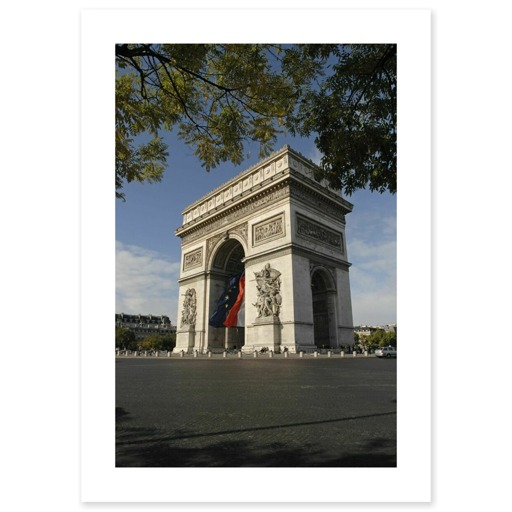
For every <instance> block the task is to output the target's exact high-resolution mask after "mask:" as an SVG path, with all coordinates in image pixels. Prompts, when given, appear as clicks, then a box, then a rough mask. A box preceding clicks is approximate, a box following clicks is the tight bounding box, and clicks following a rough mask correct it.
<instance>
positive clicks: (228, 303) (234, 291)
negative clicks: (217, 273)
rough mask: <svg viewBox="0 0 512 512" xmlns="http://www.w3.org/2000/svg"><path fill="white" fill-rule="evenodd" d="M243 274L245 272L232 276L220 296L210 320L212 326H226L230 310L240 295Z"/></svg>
mask: <svg viewBox="0 0 512 512" xmlns="http://www.w3.org/2000/svg"><path fill="white" fill-rule="evenodd" d="M242 274H243V272H242V273H241V274H238V275H237V276H234V277H232V278H230V280H229V283H228V286H227V288H226V290H225V291H224V293H223V294H222V295H221V296H220V298H219V301H218V302H217V307H216V308H215V311H214V312H213V315H212V316H211V317H210V320H209V322H208V324H209V325H211V326H212V327H224V322H225V320H226V318H227V316H228V313H229V310H230V309H231V308H232V307H233V304H234V303H235V301H236V298H237V297H238V291H239V283H240V278H241V277H242Z"/></svg>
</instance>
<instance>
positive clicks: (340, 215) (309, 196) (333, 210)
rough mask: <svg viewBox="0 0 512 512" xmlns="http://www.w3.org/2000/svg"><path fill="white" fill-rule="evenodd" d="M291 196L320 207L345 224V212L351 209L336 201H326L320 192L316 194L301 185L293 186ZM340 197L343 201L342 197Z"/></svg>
mask: <svg viewBox="0 0 512 512" xmlns="http://www.w3.org/2000/svg"><path fill="white" fill-rule="evenodd" d="M291 196H292V197H293V198H294V199H297V200H299V201H300V202H301V203H304V204H308V205H310V206H313V207H314V208H318V209H320V210H321V211H322V212H323V213H325V214H327V215H330V216H331V217H333V218H335V219H336V220H338V221H340V222H342V223H343V224H345V213H346V212H347V211H350V210H348V208H345V207H344V206H342V205H338V204H336V202H334V201H326V200H325V197H323V196H321V195H320V194H316V193H315V192H311V191H309V190H307V189H306V188H303V187H301V186H292V189H291ZM340 199H341V200H342V201H343V199H342V198H340Z"/></svg>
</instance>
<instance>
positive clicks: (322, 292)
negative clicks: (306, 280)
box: [311, 268, 337, 349]
mask: <svg viewBox="0 0 512 512" xmlns="http://www.w3.org/2000/svg"><path fill="white" fill-rule="evenodd" d="M311 293H312V298H313V335H314V343H315V345H316V346H317V347H318V348H321V349H327V348H334V347H336V346H337V342H336V289H335V286H334V282H333V280H332V277H331V276H330V275H329V274H328V272H327V271H326V270H325V269H321V268H318V269H315V270H314V271H313V274H312V276H311Z"/></svg>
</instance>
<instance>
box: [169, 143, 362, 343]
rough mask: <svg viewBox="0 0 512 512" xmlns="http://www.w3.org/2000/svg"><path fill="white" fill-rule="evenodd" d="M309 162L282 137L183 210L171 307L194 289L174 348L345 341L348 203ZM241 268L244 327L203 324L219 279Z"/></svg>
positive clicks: (349, 334) (348, 339)
mask: <svg viewBox="0 0 512 512" xmlns="http://www.w3.org/2000/svg"><path fill="white" fill-rule="evenodd" d="M314 172H315V165H314V164H313V163H312V162H311V161H309V160H307V159H306V158H304V157H303V156H302V155H300V153H298V152H296V151H294V150H293V149H291V148H290V147H289V146H285V147H284V148H282V149H281V150H279V151H276V152H275V153H273V154H272V155H271V156H270V157H268V158H266V159H265V160H263V161H261V162H260V163H258V164H257V165H255V166H253V167H251V168H250V169H248V170H246V171H245V172H243V173H241V174H240V175H238V176H236V177H235V178H233V179H232V180H230V181H228V182H227V183H225V184H224V185H222V186H220V187H218V188H217V189H215V190H213V191H212V192H210V193H209V194H207V195H206V196H204V197H202V198H201V199H199V200H198V201H196V202H195V203H193V204H191V205H190V206H189V207H187V208H186V209H185V210H184V212H183V224H182V226H180V227H179V228H178V229H177V230H176V234H177V236H179V237H180V238H181V241H182V265H181V276H180V281H179V282H180V302H179V311H188V309H187V308H189V307H190V306H189V305H188V303H190V300H191V292H190V290H194V323H193V324H192V323H190V322H182V323H181V325H180V326H179V327H178V332H177V344H176V349H175V350H176V351H181V350H186V351H191V350H199V351H200V352H204V351H206V350H223V349H224V348H228V347H229V348H232V347H233V346H234V347H236V348H239V349H240V348H241V349H242V350H243V351H253V350H258V349H260V348H263V347H266V348H269V349H270V350H274V351H276V350H280V349H282V348H284V347H285V346H286V348H287V349H288V350H289V351H291V352H296V351H299V350H304V351H312V350H315V349H316V348H318V347H322V346H324V347H332V348H335V347H339V346H341V345H352V344H353V343H354V340H353V325H352V306H351V298H350V284H349V267H350V263H349V262H348V261H347V247H346V239H345V215H346V214H348V213H350V212H351V211H352V204H350V203H349V202H348V201H346V200H344V199H343V198H342V197H341V195H340V194H339V193H338V192H336V191H335V190H333V189H331V188H329V187H328V186H327V184H326V183H324V182H318V181H317V180H315V178H314ZM243 269H245V276H246V285H245V290H246V295H245V322H246V323H245V329H224V328H221V329H219V328H213V327H210V326H209V325H208V318H209V317H210V316H211V314H212V312H213V310H214V309H215V306H216V304H217V300H218V298H219V296H220V294H222V293H223V290H224V288H225V285H226V281H227V279H228V278H229V277H231V276H233V275H235V274H236V273H237V272H240V271H241V270H243ZM187 301H188V303H187Z"/></svg>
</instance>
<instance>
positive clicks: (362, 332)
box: [354, 324, 396, 336]
mask: <svg viewBox="0 0 512 512" xmlns="http://www.w3.org/2000/svg"><path fill="white" fill-rule="evenodd" d="M379 329H381V330H383V331H385V332H396V324H386V325H356V326H355V327H354V333H355V334H357V335H359V336H370V335H371V334H373V333H374V332H376V331H378V330H379Z"/></svg>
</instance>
